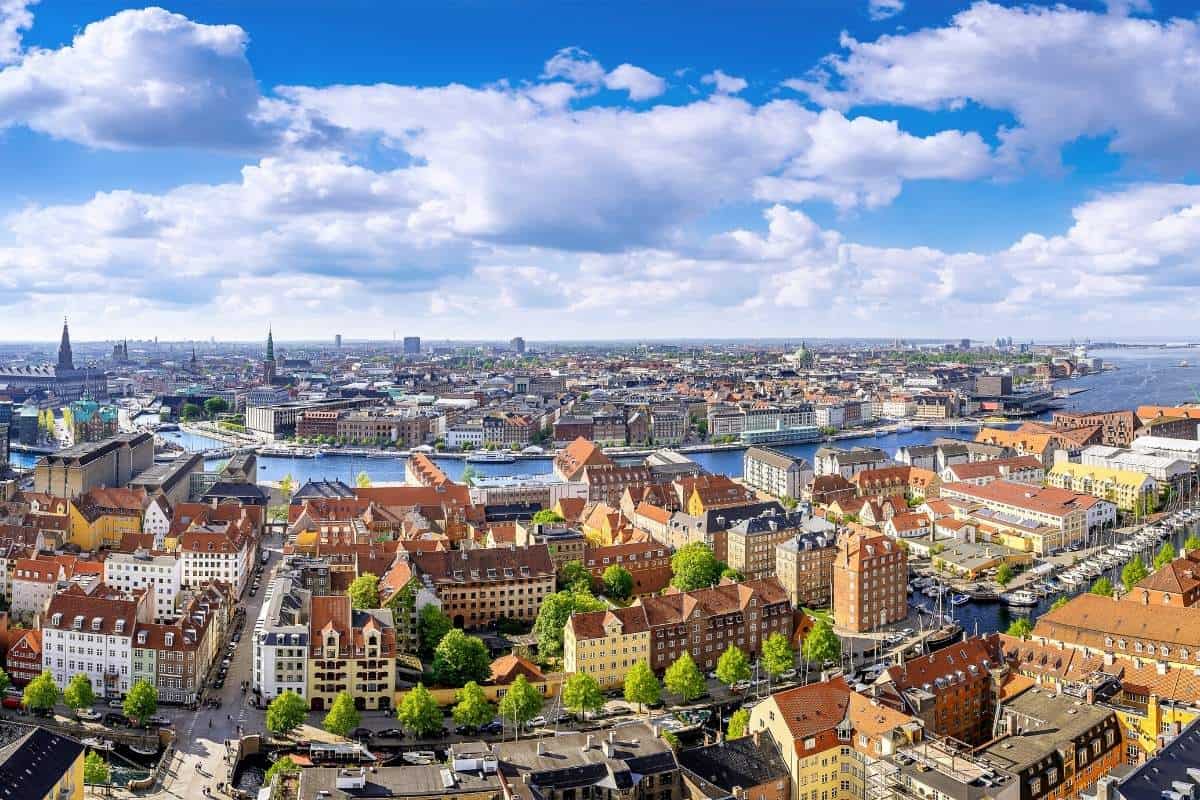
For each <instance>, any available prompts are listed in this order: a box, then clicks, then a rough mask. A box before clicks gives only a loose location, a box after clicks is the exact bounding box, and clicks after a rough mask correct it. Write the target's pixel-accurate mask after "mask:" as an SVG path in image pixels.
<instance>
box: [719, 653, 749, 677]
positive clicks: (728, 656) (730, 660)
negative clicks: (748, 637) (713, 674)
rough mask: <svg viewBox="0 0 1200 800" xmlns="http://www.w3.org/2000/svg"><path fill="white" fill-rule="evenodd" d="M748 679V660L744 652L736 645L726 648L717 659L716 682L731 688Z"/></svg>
mask: <svg viewBox="0 0 1200 800" xmlns="http://www.w3.org/2000/svg"><path fill="white" fill-rule="evenodd" d="M749 677H750V659H749V657H748V656H747V655H746V652H745V651H744V650H742V649H741V648H740V647H737V646H736V645H732V644H731V645H729V647H726V648H725V652H724V653H721V657H720V658H718V659H717V680H719V681H720V682H721V683H723V684H725V685H726V686H733V684H735V683H737V682H738V681H744V680H746V679H747V678H749Z"/></svg>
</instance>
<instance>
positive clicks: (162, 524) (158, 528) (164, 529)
mask: <svg viewBox="0 0 1200 800" xmlns="http://www.w3.org/2000/svg"><path fill="white" fill-rule="evenodd" d="M170 531H171V509H170V507H169V506H168V505H167V501H166V500H165V499H164V498H163V497H162V495H159V496H157V497H155V498H154V499H153V500H151V501H150V504H149V505H147V506H146V510H145V511H144V512H142V533H147V534H150V535H151V536H153V537H154V549H155V550H161V549H162V547H163V542H164V541H165V540H166V538H167V534H168V533H170Z"/></svg>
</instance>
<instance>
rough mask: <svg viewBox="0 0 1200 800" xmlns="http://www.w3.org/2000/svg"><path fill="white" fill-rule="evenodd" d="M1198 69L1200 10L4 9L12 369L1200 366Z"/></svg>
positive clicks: (2, 312) (840, 6)
mask: <svg viewBox="0 0 1200 800" xmlns="http://www.w3.org/2000/svg"><path fill="white" fill-rule="evenodd" d="M539 12H543V13H539ZM534 18H536V19H534ZM1197 59H1200V25H1198V23H1197V20H1196V18H1195V10H1194V9H1193V8H1191V7H1189V5H1188V4H1186V3H1182V2H1155V3H1153V4H1150V3H1146V2H1141V1H1140V0H1136V1H1135V2H1128V1H1120V0H1110V2H1108V3H1107V4H1105V3H1100V2H1074V3H1070V4H1055V5H1045V4H1043V5H1028V6H1025V5H1022V6H1013V5H1007V4H994V3H986V2H976V3H964V2H936V3H921V4H918V3H915V2H914V3H907V4H906V3H904V2H902V0H855V1H854V2H850V3H830V2H813V3H807V4H803V7H802V8H799V9H797V8H795V7H793V6H791V5H785V4H782V3H777V4H771V3H768V4H763V5H760V6H756V7H755V8H753V9H749V10H745V12H744V13H739V14H735V15H731V14H729V13H728V11H727V10H722V9H720V8H719V7H709V8H702V9H689V10H688V13H687V14H681V13H672V12H671V10H670V9H669V8H664V9H646V8H643V7H640V6H638V5H636V4H619V5H616V6H606V7H605V8H604V9H602V10H601V9H580V8H572V9H569V10H566V11H564V10H562V9H560V8H558V7H557V6H556V5H553V4H541V5H535V6H531V7H529V8H527V9H526V10H525V13H524V14H523V15H521V16H520V17H518V15H516V14H514V13H513V12H512V11H511V9H508V8H505V7H503V6H501V5H500V4H483V5H479V6H465V5H456V4H449V5H446V6H439V7H437V8H432V7H421V6H407V7H399V8H397V7H389V8H386V9H378V8H374V7H373V6H372V5H371V4H365V3H350V4H344V5H339V6H338V7H337V8H336V9H335V8H334V7H333V6H324V5H321V4H306V5H302V6H300V7H299V8H296V9H294V10H293V12H292V13H289V14H288V15H279V14H275V13H271V10H270V9H267V8H265V7H258V8H251V9H242V8H235V7H231V6H214V5H212V4H206V3H201V2H190V1H189V2H179V3H170V4H167V6H166V8H165V9H159V8H135V7H130V6H129V5H128V4H125V3H119V2H107V1H106V2H96V3H87V4H84V3H78V2H62V3H54V4H39V3H36V2H29V1H28V0H0V131H3V140H2V142H3V143H2V144H0V180H3V181H4V184H5V185H6V188H8V189H9V192H8V193H7V196H6V198H5V199H4V200H3V201H0V340H5V341H7V340H26V341H39V340H41V339H42V336H44V337H45V341H51V338H52V337H53V335H54V333H53V332H54V331H56V330H57V325H58V324H59V321H60V320H61V318H62V316H63V315H64V314H65V315H67V316H69V317H70V318H71V319H72V333H73V335H74V336H75V338H76V339H77V340H78V341H81V342H82V341H112V340H113V339H117V338H123V337H126V336H127V337H129V338H131V339H139V338H141V339H145V338H150V337H153V336H155V335H156V334H160V333H162V332H164V331H181V330H188V331H195V332H196V333H197V336H196V337H195V338H196V339H197V340H198V341H207V340H208V338H209V336H210V335H216V336H217V338H218V339H222V340H224V341H256V340H258V339H259V338H260V337H261V336H264V335H265V334H263V333H260V332H263V331H265V330H266V328H267V326H268V324H272V325H273V326H274V330H275V333H276V335H277V338H278V339H280V340H286V341H302V340H307V341H320V340H323V339H326V338H329V339H330V340H332V336H333V335H334V334H335V333H340V334H342V335H343V336H344V338H345V340H346V341H347V342H350V341H355V340H357V341H362V340H370V341H387V340H388V339H389V338H390V333H391V332H392V331H393V330H400V331H401V332H403V331H404V330H408V331H413V332H420V333H421V335H422V336H423V338H426V339H427V340H433V339H449V340H453V341H462V340H478V339H483V340H499V341H504V340H507V339H508V338H510V337H511V336H513V335H521V336H524V337H526V338H527V339H528V340H530V341H531V342H532V341H564V340H578V341H585V340H589V341H614V340H616V341H630V340H647V341H649V340H658V341H662V340H668V341H669V340H672V339H677V340H686V339H694V340H704V339H706V338H712V336H711V335H712V333H713V332H714V331H713V328H714V321H715V319H714V318H715V317H716V316H717V315H721V316H723V317H725V318H727V321H725V322H724V324H723V325H721V327H722V329H723V330H725V331H728V332H729V333H731V334H733V333H735V332H736V335H731V336H729V337H728V338H729V339H760V338H773V339H791V338H795V339H797V340H798V339H800V338H810V339H818V338H843V337H862V338H867V337H870V338H893V337H898V338H905V339H951V340H954V339H957V338H960V337H968V336H969V337H971V338H973V339H975V340H979V341H984V342H987V341H990V340H991V339H992V338H994V336H996V335H1012V336H1015V337H1016V338H1017V339H1018V340H1021V341H1025V340H1029V339H1037V340H1042V341H1045V340H1048V339H1049V340H1056V341H1062V340H1065V339H1067V338H1070V337H1072V336H1073V337H1076V338H1079V339H1082V338H1083V337H1086V336H1090V337H1093V338H1097V339H1110V340H1111V339H1114V338H1116V339H1132V338H1135V337H1156V338H1165V339H1168V340H1175V339H1182V338H1186V337H1184V336H1181V335H1179V334H1178V333H1177V331H1179V330H1181V329H1186V326H1187V324H1188V323H1191V322H1194V321H1195V320H1196V318H1197V313H1198V312H1197V311H1196V309H1195V307H1194V304H1190V303H1189V302H1188V296H1189V295H1190V290H1191V289H1192V288H1193V287H1194V286H1195V283H1196V276H1197V270H1196V267H1195V256H1196V252H1197V247H1198V245H1200V183H1197V166H1198V165H1197V160H1196V156H1195V154H1194V152H1193V149H1192V148H1190V147H1188V146H1187V144H1186V143H1187V142H1188V141H1195V140H1196V139H1197V134H1200V131H1198V130H1197V128H1198V127H1200V123H1198V122H1197V121H1196V119H1195V118H1194V116H1193V115H1189V114H1188V113H1187V111H1188V110H1189V109H1190V108H1192V107H1194V106H1195V105H1196V101H1197V100H1200V84H1198V83H1197V82H1196V80H1195V77H1194V70H1188V69H1186V68H1185V67H1180V66H1179V65H1182V64H1189V63H1195V61H1196V60H1197ZM997 76H1002V77H997ZM718 324H720V323H718ZM317 330H319V331H328V332H329V333H328V335H324V334H322V335H320V336H318V335H315V334H314V333H313V331H317ZM35 331H44V332H45V333H44V334H42V335H35V334H34V332H35ZM1116 331H1119V332H1120V334H1121V335H1117V334H1116V333H1115V332H1116ZM1125 334H1128V335H1125ZM180 341H189V339H180Z"/></svg>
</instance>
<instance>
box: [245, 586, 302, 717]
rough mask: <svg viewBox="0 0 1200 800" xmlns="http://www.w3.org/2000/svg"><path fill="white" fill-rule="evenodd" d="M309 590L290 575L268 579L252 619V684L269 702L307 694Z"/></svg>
mask: <svg viewBox="0 0 1200 800" xmlns="http://www.w3.org/2000/svg"><path fill="white" fill-rule="evenodd" d="M311 610H312V593H311V592H309V591H308V590H306V589H304V588H302V587H301V586H300V585H299V584H298V582H297V581H296V580H295V579H294V578H291V577H287V576H284V577H278V578H276V579H275V580H273V581H271V583H270V585H269V586H268V587H267V590H266V596H265V597H264V598H263V604H262V608H261V610H260V611H259V614H258V619H257V620H255V622H254V636H253V646H254V662H253V668H252V670H251V679H250V681H251V686H253V687H254V688H255V689H257V690H258V691H259V692H260V693H261V694H262V699H263V700H264V701H265V702H270V701H271V700H273V699H275V698H276V697H278V696H279V695H281V694H283V693H284V692H295V693H296V694H298V695H300V696H301V697H308V645H309V618H310V613H311Z"/></svg>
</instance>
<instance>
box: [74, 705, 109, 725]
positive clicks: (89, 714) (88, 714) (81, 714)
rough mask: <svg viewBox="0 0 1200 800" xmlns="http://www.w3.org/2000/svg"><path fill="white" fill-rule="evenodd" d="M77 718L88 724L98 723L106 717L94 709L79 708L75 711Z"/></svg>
mask: <svg viewBox="0 0 1200 800" xmlns="http://www.w3.org/2000/svg"><path fill="white" fill-rule="evenodd" d="M75 716H76V717H78V718H79V719H84V720H87V721H88V722H96V721H97V720H99V719H100V718H101V717H103V716H104V715H103V714H101V713H100V712H99V711H97V710H96V709H94V708H77V709H75Z"/></svg>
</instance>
